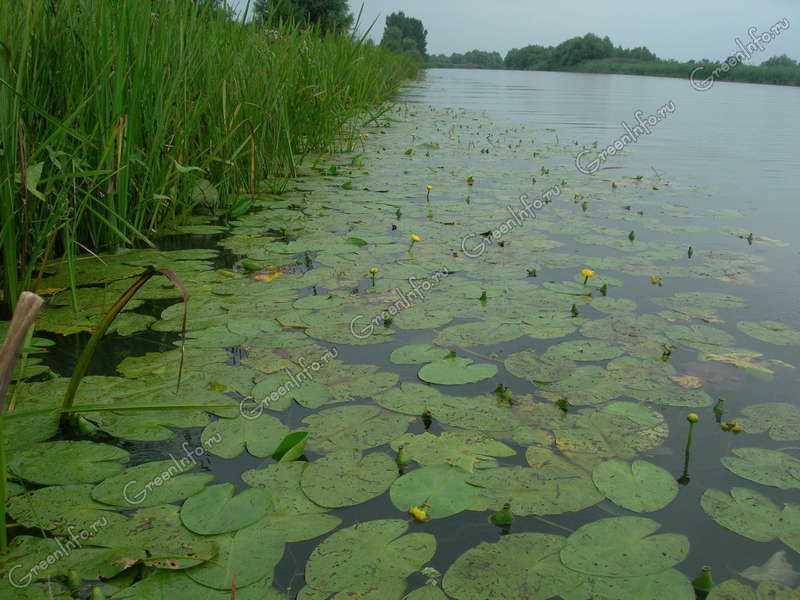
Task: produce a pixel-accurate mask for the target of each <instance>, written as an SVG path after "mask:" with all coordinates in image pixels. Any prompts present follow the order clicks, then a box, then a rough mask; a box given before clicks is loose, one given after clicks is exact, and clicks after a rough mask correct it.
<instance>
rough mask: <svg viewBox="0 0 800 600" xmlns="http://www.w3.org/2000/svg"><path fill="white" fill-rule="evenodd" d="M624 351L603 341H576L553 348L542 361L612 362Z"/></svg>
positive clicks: (562, 343) (549, 349)
mask: <svg viewBox="0 0 800 600" xmlns="http://www.w3.org/2000/svg"><path fill="white" fill-rule="evenodd" d="M623 352H624V351H623V350H622V349H621V348H618V347H616V346H612V345H611V344H609V343H607V342H604V341H603V340H575V341H571V342H561V343H560V344H558V345H557V346H551V347H550V348H548V349H547V352H545V353H544V356H542V359H543V360H545V361H549V362H558V361H563V360H573V361H578V362H581V361H600V360H611V359H613V358H617V357H618V356H621V355H622V354H623Z"/></svg>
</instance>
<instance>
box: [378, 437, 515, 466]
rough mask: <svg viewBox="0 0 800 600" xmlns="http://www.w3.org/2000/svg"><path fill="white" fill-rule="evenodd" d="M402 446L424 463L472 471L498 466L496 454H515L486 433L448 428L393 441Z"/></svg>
mask: <svg viewBox="0 0 800 600" xmlns="http://www.w3.org/2000/svg"><path fill="white" fill-rule="evenodd" d="M401 446H402V447H403V449H404V451H405V453H406V455H407V456H408V457H409V458H410V459H411V460H414V461H416V462H418V463H419V464H420V465H422V466H427V465H437V464H447V465H452V466H454V467H459V468H461V469H463V470H464V471H468V472H470V473H471V472H473V471H474V470H475V469H483V468H488V467H492V466H495V465H496V461H495V460H494V457H498V456H503V457H506V456H514V455H515V454H516V452H514V450H512V449H511V448H509V447H508V446H506V445H505V444H503V443H502V442H498V441H497V440H494V439H492V438H490V437H488V436H486V435H482V434H480V433H469V432H459V431H445V432H443V433H442V434H441V435H438V436H436V435H432V434H431V433H428V432H427V431H426V432H424V433H422V434H420V435H415V434H413V433H407V434H405V435H403V436H401V437H399V438H397V439H396V440H394V441H393V442H392V448H393V449H394V450H398V449H399V448H400V447H401Z"/></svg>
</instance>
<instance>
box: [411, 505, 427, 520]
mask: <svg viewBox="0 0 800 600" xmlns="http://www.w3.org/2000/svg"><path fill="white" fill-rule="evenodd" d="M408 514H410V515H411V516H412V517H414V520H415V521H417V522H418V523H427V522H428V521H430V520H431V518H430V517H429V516H428V512H427V511H426V510H425V509H424V508H420V507H419V506H412V507H411V508H409V509H408Z"/></svg>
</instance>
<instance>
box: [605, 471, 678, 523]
mask: <svg viewBox="0 0 800 600" xmlns="http://www.w3.org/2000/svg"><path fill="white" fill-rule="evenodd" d="M592 480H593V481H594V484H595V485H596V486H597V489H599V490H600V491H601V492H602V493H603V494H605V496H606V498H608V499H609V500H611V501H612V502H613V503H614V504H616V505H617V506H621V507H622V508H627V509H628V510H632V511H634V512H638V513H645V512H655V511H657V510H661V509H662V508H664V507H665V506H667V505H668V504H669V503H670V502H672V501H673V500H674V499H675V497H676V496H677V495H678V483H677V482H676V481H675V478H674V477H673V476H672V475H671V474H670V473H669V472H668V471H666V470H664V469H662V468H661V467H658V466H656V465H654V464H652V463H649V462H646V461H643V460H635V461H633V463H627V462H624V461H621V460H609V461H606V462H604V463H600V464H599V465H597V466H596V467H595V468H594V470H593V471H592Z"/></svg>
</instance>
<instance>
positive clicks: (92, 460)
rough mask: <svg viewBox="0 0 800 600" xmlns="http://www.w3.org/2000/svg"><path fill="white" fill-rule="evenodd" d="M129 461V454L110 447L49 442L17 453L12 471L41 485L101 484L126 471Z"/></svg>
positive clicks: (90, 443)
mask: <svg viewBox="0 0 800 600" xmlns="http://www.w3.org/2000/svg"><path fill="white" fill-rule="evenodd" d="M128 457H129V454H128V453H127V452H126V451H125V450H122V449H121V448H117V447H115V446H109V445H107V444H95V443H93V442H73V441H58V442H46V443H42V444H33V445H32V446H30V447H29V448H27V449H25V450H19V451H17V452H14V454H13V455H12V457H11V460H10V461H9V468H10V469H11V472H12V473H14V475H16V476H17V477H20V478H21V479H25V480H27V481H31V482H33V483H38V484H40V485H67V484H78V483H97V482H98V481H103V480H104V479H106V478H108V477H112V476H114V475H116V474H117V473H119V472H120V471H122V469H123V468H124V466H123V464H124V463H125V462H127V460H128Z"/></svg>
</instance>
